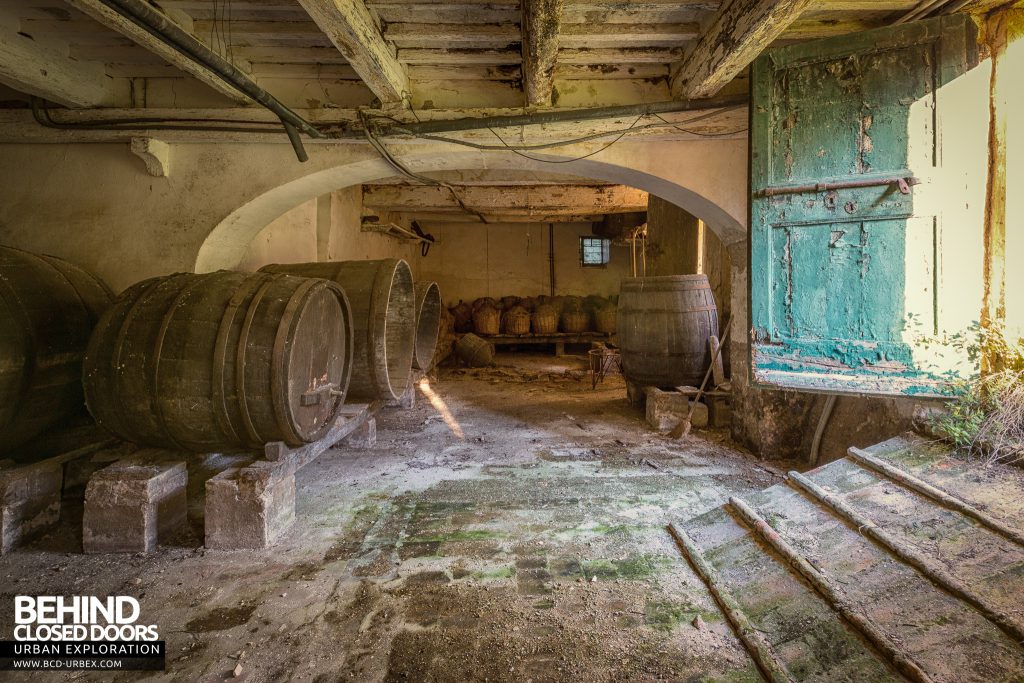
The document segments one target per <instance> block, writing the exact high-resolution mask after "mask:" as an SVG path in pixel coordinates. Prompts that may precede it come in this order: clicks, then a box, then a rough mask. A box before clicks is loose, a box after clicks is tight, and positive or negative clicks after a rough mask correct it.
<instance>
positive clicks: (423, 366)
mask: <svg viewBox="0 0 1024 683" xmlns="http://www.w3.org/2000/svg"><path fill="white" fill-rule="evenodd" d="M440 332H441V289H440V288H439V287H438V286H437V283H436V282H425V283H421V284H418V285H416V348H415V351H414V352H413V356H412V364H413V365H414V366H415V367H416V368H417V369H419V370H429V369H430V365H431V363H433V361H434V351H436V350H437V336H438V334H440Z"/></svg>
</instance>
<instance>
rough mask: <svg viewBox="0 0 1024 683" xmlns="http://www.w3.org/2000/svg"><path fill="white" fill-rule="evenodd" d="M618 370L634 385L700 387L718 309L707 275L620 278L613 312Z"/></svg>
mask: <svg viewBox="0 0 1024 683" xmlns="http://www.w3.org/2000/svg"><path fill="white" fill-rule="evenodd" d="M617 326H618V335H619V346H620V347H621V349H622V374H623V375H624V376H625V378H626V381H627V382H630V383H632V384H636V385H639V386H654V387H666V388H667V387H677V386H699V385H700V383H701V381H702V380H703V379H704V373H705V372H707V369H708V364H709V363H710V362H711V354H710V352H709V351H708V337H709V336H711V335H715V336H717V335H718V309H717V308H716V307H715V299H714V296H713V295H712V293H711V284H710V283H709V282H708V277H707V275H667V276H663V277H643V278H629V279H625V280H623V281H622V287H621V289H620V292H619V312H618V322H617Z"/></svg>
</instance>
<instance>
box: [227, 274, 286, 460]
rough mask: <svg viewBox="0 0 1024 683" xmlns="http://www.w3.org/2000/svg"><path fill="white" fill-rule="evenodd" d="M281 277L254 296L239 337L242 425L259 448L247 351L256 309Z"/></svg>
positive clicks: (271, 278) (237, 372)
mask: <svg viewBox="0 0 1024 683" xmlns="http://www.w3.org/2000/svg"><path fill="white" fill-rule="evenodd" d="M281 277H283V276H282V275H271V276H269V277H268V278H267V281H266V282H264V283H263V284H262V285H260V288H259V289H257V290H256V294H255V295H254V296H253V298H252V301H250V302H249V308H248V309H247V310H246V312H245V321H244V322H243V323H242V329H241V331H240V332H239V335H238V349H237V350H236V353H235V388H236V389H237V391H236V393H237V395H238V410H239V412H240V413H241V415H242V424H243V425H244V426H245V431H246V432H247V433H248V434H249V438H250V443H249V444H248V445H250V446H253V447H257V448H258V447H260V446H262V445H263V444H264V439H261V438H260V435H259V432H257V431H256V426H255V425H254V424H253V423H252V417H251V416H250V415H249V403H248V400H247V399H246V396H245V380H246V374H245V351H246V349H247V348H248V346H249V330H250V329H251V328H252V320H253V318H254V317H255V316H256V309H258V308H259V305H260V303H261V302H262V301H263V296H264V295H265V294H266V293H267V290H268V289H269V288H270V285H271V284H273V283H274V281H276V280H278V279H279V278H281Z"/></svg>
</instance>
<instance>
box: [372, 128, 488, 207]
mask: <svg viewBox="0 0 1024 683" xmlns="http://www.w3.org/2000/svg"><path fill="white" fill-rule="evenodd" d="M359 119H360V121H362V123H363V134H364V135H365V136H366V139H367V141H368V142H369V143H370V144H371V145H372V146H373V148H374V149H376V150H377V152H379V153H380V155H381V156H382V157H384V159H385V160H386V161H387V162H388V163H389V164H391V165H392V166H394V167H395V168H396V169H397V170H398V171H399V172H400V173H401V174H402V175H404V176H406V177H407V178H409V179H410V180H415V181H417V182H420V183H423V184H424V185H434V186H437V187H444V188H446V189H447V190H448V191H449V192H451V194H452V198H453V199H454V200H455V202H456V203H457V204H458V205H459V206H460V207H461V208H462V210H463V211H465V212H466V213H468V214H470V215H473V216H476V217H477V218H479V219H480V222H481V223H484V224H486V223H487V222H488V221H487V217H486V216H484V215H483V214H482V213H480V212H479V211H477V210H476V209H474V208H472V207H471V206H468V205H467V204H466V202H464V201H462V197H460V196H459V193H458V191H457V190H456V189H455V188H454V187H453V186H452V185H451V184H450V183H446V182H444V181H441V180H436V179H434V178H428V177H427V176H424V175H420V174H418V173H414V172H413V171H411V170H409V169H408V168H407V167H406V166H405V164H403V163H402V162H401V161H399V160H398V159H396V158H395V157H394V156H392V154H391V152H389V151H388V150H387V148H386V147H384V145H383V143H381V142H380V140H378V139H377V137H376V136H375V135H374V134H373V131H372V130H371V129H370V126H369V125H368V122H367V120H366V114H365V112H359Z"/></svg>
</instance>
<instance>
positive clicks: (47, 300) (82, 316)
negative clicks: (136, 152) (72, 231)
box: [0, 247, 113, 454]
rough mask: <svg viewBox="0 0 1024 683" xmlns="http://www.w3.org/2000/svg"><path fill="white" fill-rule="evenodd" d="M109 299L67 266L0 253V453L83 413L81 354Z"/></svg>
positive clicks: (89, 279)
mask: <svg viewBox="0 0 1024 683" xmlns="http://www.w3.org/2000/svg"><path fill="white" fill-rule="evenodd" d="M112 299H113V295H112V294H111V293H110V290H109V289H107V286H106V285H105V284H103V282H101V281H100V280H99V279H98V278H96V277H95V276H93V275H90V274H89V273H87V272H85V271H84V270H82V269H80V268H77V267H76V266H73V265H71V264H70V263H68V262H67V261H62V260H60V259H58V258H54V257H52V256H42V255H39V254H32V253H29V252H27V251H21V250H20V249H14V248H11V247H0V321H2V322H0V454H2V453H6V452H11V451H13V450H14V449H15V448H17V447H18V446H20V445H22V444H24V443H25V442H26V441H29V440H30V439H32V438H33V437H35V436H38V435H39V434H41V433H42V432H44V431H45V430H46V429H48V428H50V427H53V426H55V425H59V424H60V423H61V422H62V421H64V420H67V419H68V418H69V417H72V416H74V415H75V414H76V413H82V414H83V415H84V414H85V413H84V410H83V407H84V404H83V402H82V355H83V354H84V353H85V347H86V345H87V344H88V343H89V333H90V332H92V328H93V325H95V324H96V321H97V320H98V319H99V317H100V315H102V314H103V311H104V310H105V309H106V308H107V306H109V305H110V302H111V300H112Z"/></svg>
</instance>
